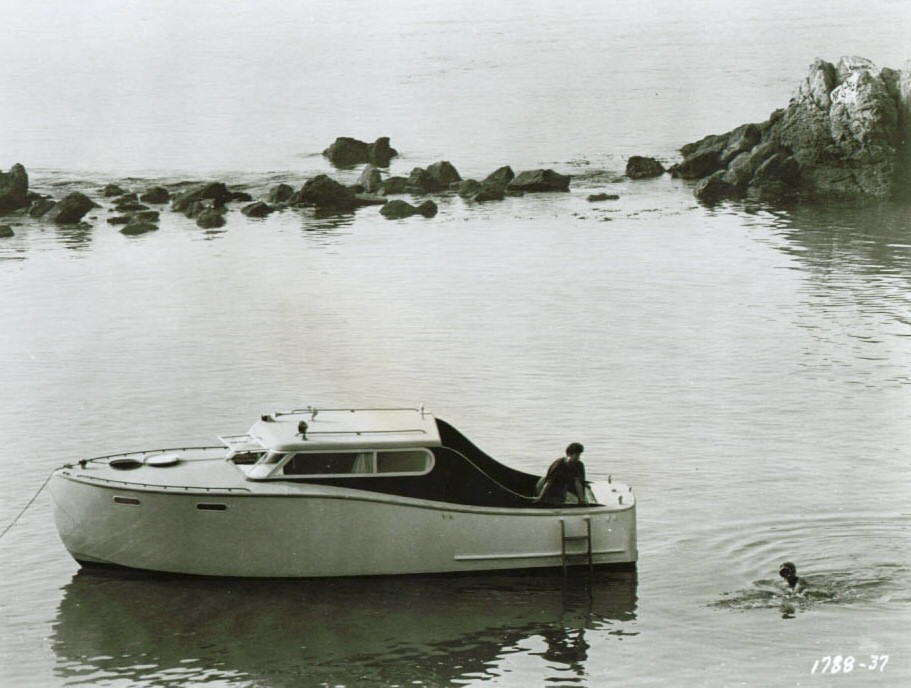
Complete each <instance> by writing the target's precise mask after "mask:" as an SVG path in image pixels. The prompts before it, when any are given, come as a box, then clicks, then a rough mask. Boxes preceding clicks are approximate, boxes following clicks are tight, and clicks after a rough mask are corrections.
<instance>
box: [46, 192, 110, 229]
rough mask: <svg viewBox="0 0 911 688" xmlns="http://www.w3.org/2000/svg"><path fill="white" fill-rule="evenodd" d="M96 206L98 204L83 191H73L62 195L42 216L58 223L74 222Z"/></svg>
mask: <svg viewBox="0 0 911 688" xmlns="http://www.w3.org/2000/svg"><path fill="white" fill-rule="evenodd" d="M97 207H99V206H98V204H97V203H95V202H94V201H93V200H92V199H91V198H89V197H88V196H86V195H85V194H84V193H81V192H79V191H74V192H72V193H69V194H67V195H66V196H64V197H63V199H61V201H60V202H59V203H57V204H56V205H54V207H53V208H51V209H50V210H49V211H48V212H47V214H46V215H45V216H44V217H45V218H46V219H48V220H50V221H51V222H54V223H56V224H58V225H68V224H75V223H77V222H79V221H80V220H82V218H83V217H85V215H86V213H88V212H89V211H90V210H91V209H92V208H97Z"/></svg>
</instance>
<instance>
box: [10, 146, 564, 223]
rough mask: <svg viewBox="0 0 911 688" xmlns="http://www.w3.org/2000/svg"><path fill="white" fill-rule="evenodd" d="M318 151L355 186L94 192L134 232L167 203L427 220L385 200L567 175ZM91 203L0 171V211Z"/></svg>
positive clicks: (37, 211)
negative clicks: (391, 170) (477, 172)
mask: <svg viewBox="0 0 911 688" xmlns="http://www.w3.org/2000/svg"><path fill="white" fill-rule="evenodd" d="M325 155H326V156H327V157H329V158H330V160H332V162H333V163H334V164H336V165H338V166H349V167H350V166H352V165H358V164H364V169H363V170H362V171H361V174H360V177H359V179H358V183H357V184H353V185H345V184H342V183H341V182H339V181H337V180H335V179H333V178H332V177H330V176H329V175H326V174H320V175H317V176H315V177H313V178H311V179H308V180H306V182H305V183H304V184H303V186H302V187H301V188H300V189H299V190H295V189H294V187H292V186H291V185H289V184H284V183H282V184H277V185H276V186H274V187H272V188H271V189H270V191H269V193H268V196H267V197H266V198H265V199H259V200H257V199H254V198H253V197H252V196H251V195H250V194H249V193H247V192H245V191H238V190H232V189H230V188H228V186H227V185H226V184H225V183H224V182H220V181H213V182H207V183H201V184H193V185H188V184H179V185H175V186H176V187H177V188H178V189H179V191H177V192H176V193H175V192H172V191H169V190H168V189H167V188H165V187H163V186H149V187H148V188H146V189H145V191H143V192H141V193H137V192H134V191H130V190H128V189H125V188H123V187H122V186H120V185H118V184H114V183H111V184H107V185H106V186H104V187H103V188H100V189H98V193H97V195H98V197H100V198H102V199H105V201H106V202H109V203H110V204H111V205H110V210H111V211H112V214H111V215H110V216H109V217H108V218H107V222H108V223H109V224H111V225H115V226H120V227H121V229H120V231H121V232H122V233H124V234H127V235H138V234H145V233H146V232H150V231H154V230H156V229H158V222H159V218H160V211H159V210H154V209H152V208H150V205H165V204H168V203H170V209H171V211H173V212H176V213H181V214H183V215H185V216H186V217H188V218H190V219H193V220H195V222H196V224H197V225H198V226H199V227H202V228H204V229H215V228H218V227H222V226H224V225H225V223H226V215H227V213H228V209H229V208H228V206H229V204H231V203H235V202H243V203H245V204H246V205H244V206H243V207H242V208H241V210H240V212H241V213H242V214H243V215H245V216H247V217H250V218H264V217H267V216H268V215H270V214H271V213H273V212H275V211H277V210H281V209H284V208H297V207H312V208H315V209H316V210H318V211H322V212H329V213H346V212H352V211H354V210H355V209H357V208H360V207H363V206H367V205H380V206H382V209H381V211H380V214H381V215H383V217H386V218H389V219H401V218H406V217H411V216H413V215H420V216H423V217H427V218H430V217H434V216H435V215H436V214H437V212H438V209H439V208H438V206H437V204H436V203H435V202H434V201H433V200H431V199H426V200H423V201H422V202H421V203H419V204H417V205H413V204H411V203H409V202H407V201H405V200H402V199H391V198H390V197H391V196H393V195H397V194H411V195H413V196H428V195H431V194H458V195H459V196H460V197H461V198H463V199H465V200H467V201H469V202H471V203H485V202H489V201H499V200H503V199H504V198H506V197H507V196H521V195H523V194H525V193H535V192H566V191H568V190H569V185H570V177H568V176H566V175H562V174H558V173H557V172H555V171H553V170H550V169H538V170H529V171H524V172H520V173H519V174H516V173H515V172H513V170H512V168H511V167H509V166H503V167H500V168H499V169H497V170H495V171H494V172H492V173H491V174H489V175H488V176H487V177H485V178H484V179H483V180H481V181H478V180H475V179H463V178H462V176H461V174H459V171H458V170H457V169H456V167H455V166H454V165H453V164H452V163H451V162H449V161H447V160H441V161H439V162H435V163H433V164H431V165H429V166H428V167H426V168H422V167H415V168H413V169H412V170H411V173H410V174H409V175H408V176H407V177H395V176H389V177H386V178H385V179H384V174H383V170H382V169H381V168H382V167H384V166H386V165H388V164H389V160H390V159H391V157H393V156H394V155H396V152H395V150H394V149H392V148H391V146H390V145H389V139H388V138H385V137H384V138H379V139H377V140H376V141H375V142H374V143H373V144H366V143H364V142H362V141H357V140H356V139H351V138H346V137H340V138H338V139H336V141H335V143H333V144H332V145H331V146H329V148H327V149H326V151H325ZM172 188H173V187H172ZM98 207H101V206H99V205H98V204H97V203H95V202H94V201H93V200H92V199H90V198H89V197H88V196H86V195H85V194H83V193H80V192H73V193H71V194H69V195H67V196H66V197H64V198H62V199H61V200H59V201H55V200H54V199H52V198H49V197H46V196H41V195H39V194H35V193H31V192H29V190H28V174H27V173H26V171H25V168H24V167H23V166H22V165H19V164H16V165H14V166H13V167H12V169H11V170H10V171H9V172H7V173H0V215H3V214H7V213H25V212H28V214H29V215H30V216H32V217H35V218H38V217H43V218H45V219H47V220H49V221H51V222H55V223H58V224H69V223H78V222H81V221H82V219H83V217H84V216H85V215H86V214H87V213H88V212H89V211H90V210H91V209H93V208H98ZM10 232H12V229H11V228H10Z"/></svg>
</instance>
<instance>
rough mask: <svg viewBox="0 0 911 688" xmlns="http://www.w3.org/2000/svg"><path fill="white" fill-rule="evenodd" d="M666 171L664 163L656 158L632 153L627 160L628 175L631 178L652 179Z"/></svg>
mask: <svg viewBox="0 0 911 688" xmlns="http://www.w3.org/2000/svg"><path fill="white" fill-rule="evenodd" d="M664 173H665V169H664V165H662V164H661V163H660V162H658V161H657V160H655V158H646V157H644V156H641V155H631V156H630V158H629V160H627V161H626V176H627V177H629V178H630V179H650V178H652V177H660V176H661V175H662V174H664Z"/></svg>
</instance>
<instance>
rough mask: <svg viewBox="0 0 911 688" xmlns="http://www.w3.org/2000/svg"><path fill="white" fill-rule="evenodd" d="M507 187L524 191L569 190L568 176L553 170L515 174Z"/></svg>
mask: <svg viewBox="0 0 911 688" xmlns="http://www.w3.org/2000/svg"><path fill="white" fill-rule="evenodd" d="M507 188H508V189H509V190H512V191H522V192H526V193H528V192H547V191H569V177H568V176H567V175H565V174H559V173H558V172H554V171H553V170H529V171H526V172H520V173H519V174H517V175H516V177H515V179H513V180H512V181H511V182H509V185H508V186H507Z"/></svg>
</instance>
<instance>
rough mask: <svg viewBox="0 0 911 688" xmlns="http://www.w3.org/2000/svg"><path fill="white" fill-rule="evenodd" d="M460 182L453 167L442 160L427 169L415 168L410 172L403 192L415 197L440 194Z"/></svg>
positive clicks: (457, 173)
mask: <svg viewBox="0 0 911 688" xmlns="http://www.w3.org/2000/svg"><path fill="white" fill-rule="evenodd" d="M461 181H462V177H461V175H460V174H459V171H458V170H457V169H456V168H455V166H454V165H453V164H452V163H451V162H449V161H447V160H442V161H440V162H435V163H433V164H432V165H430V166H429V167H427V169H424V168H423V167H415V168H414V169H413V170H411V174H410V175H408V181H407V182H406V183H405V191H406V193H412V194H416V195H423V194H431V193H440V192H443V191H449V189H450V188H451V187H452V185H453V184H457V183H458V182H461Z"/></svg>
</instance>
